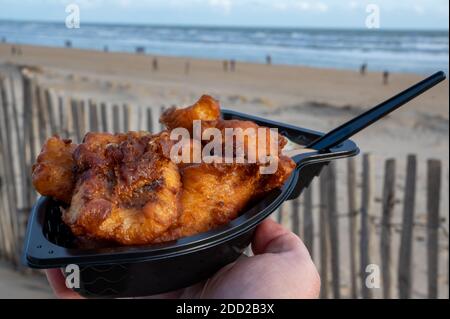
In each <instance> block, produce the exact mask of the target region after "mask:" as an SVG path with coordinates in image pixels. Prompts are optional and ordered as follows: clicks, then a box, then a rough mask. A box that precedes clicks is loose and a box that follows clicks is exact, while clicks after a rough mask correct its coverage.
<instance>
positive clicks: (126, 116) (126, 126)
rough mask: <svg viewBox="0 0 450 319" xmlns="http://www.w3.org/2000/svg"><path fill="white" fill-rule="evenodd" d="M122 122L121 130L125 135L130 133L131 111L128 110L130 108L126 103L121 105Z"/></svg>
mask: <svg viewBox="0 0 450 319" xmlns="http://www.w3.org/2000/svg"><path fill="white" fill-rule="evenodd" d="M122 113H123V115H122V120H123V124H122V129H123V132H124V133H127V132H129V131H130V128H131V114H130V113H131V110H130V106H129V105H128V104H127V103H124V104H123V105H122Z"/></svg>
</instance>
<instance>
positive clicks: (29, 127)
mask: <svg viewBox="0 0 450 319" xmlns="http://www.w3.org/2000/svg"><path fill="white" fill-rule="evenodd" d="M21 75H22V99H23V134H24V148H23V150H24V154H25V157H26V172H31V166H32V163H33V161H34V160H35V158H36V155H37V154H36V153H37V149H36V144H35V140H36V139H37V134H35V133H34V132H35V129H36V124H37V117H36V116H33V115H34V114H35V112H36V108H35V104H34V101H35V99H34V88H33V82H32V80H31V78H30V75H29V73H28V71H27V70H26V69H22V70H21ZM26 176H27V179H26V192H27V194H26V196H27V199H28V205H29V206H31V205H33V203H34V200H35V198H36V192H35V191H34V189H33V188H32V187H31V175H30V174H26Z"/></svg>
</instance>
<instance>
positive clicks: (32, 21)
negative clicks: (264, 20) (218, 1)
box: [0, 18, 449, 33]
mask: <svg viewBox="0 0 450 319" xmlns="http://www.w3.org/2000/svg"><path fill="white" fill-rule="evenodd" d="M0 22H18V23H20V22H24V23H30V22H31V23H48V24H55V23H61V24H63V25H64V23H65V22H64V20H62V21H57V20H38V19H9V18H8V19H4V18H0ZM82 24H87V25H111V26H147V27H178V28H182V27H191V28H232V29H238V28H240V29H264V28H266V29H281V30H282V29H285V30H290V29H305V30H342V31H346V30H348V31H350V30H351V31H373V32H377V31H378V32H379V31H425V32H447V33H448V32H449V29H448V28H447V29H436V28H422V29H414V28H393V27H383V28H378V29H368V28H363V27H362V28H358V27H340V26H336V27H316V26H277V25H208V24H176V23H145V22H98V21H97V22H95V21H86V22H82Z"/></svg>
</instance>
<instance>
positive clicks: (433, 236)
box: [427, 159, 442, 299]
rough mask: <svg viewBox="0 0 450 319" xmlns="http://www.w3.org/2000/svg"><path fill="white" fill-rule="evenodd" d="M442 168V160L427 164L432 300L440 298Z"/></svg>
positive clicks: (428, 261)
mask: <svg viewBox="0 0 450 319" xmlns="http://www.w3.org/2000/svg"><path fill="white" fill-rule="evenodd" d="M441 166H442V164H441V161H440V160H435V159H431V160H428V162H427V253H428V256H427V266H428V267H427V273H428V278H427V279H428V298H430V299H436V298H438V275H439V268H438V265H439V223H440V218H439V204H440V200H441V173H442V168H441Z"/></svg>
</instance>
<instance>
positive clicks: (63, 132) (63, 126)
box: [56, 94, 69, 138]
mask: <svg viewBox="0 0 450 319" xmlns="http://www.w3.org/2000/svg"><path fill="white" fill-rule="evenodd" d="M56 100H57V105H58V112H59V113H58V115H59V121H58V124H59V127H58V131H59V134H60V136H61V137H62V138H69V134H68V129H67V128H68V125H67V114H66V108H65V106H64V97H62V96H61V95H59V94H57V96H56Z"/></svg>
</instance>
